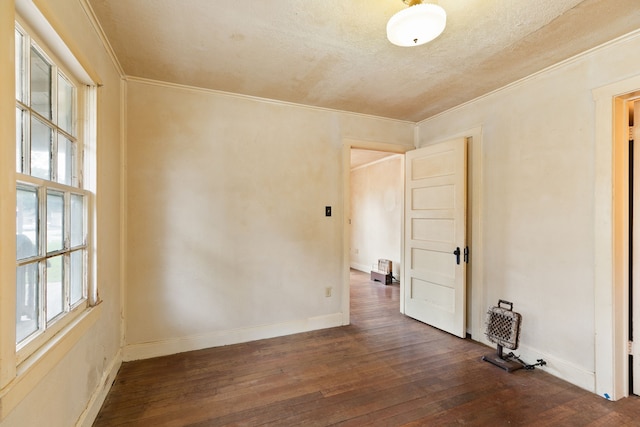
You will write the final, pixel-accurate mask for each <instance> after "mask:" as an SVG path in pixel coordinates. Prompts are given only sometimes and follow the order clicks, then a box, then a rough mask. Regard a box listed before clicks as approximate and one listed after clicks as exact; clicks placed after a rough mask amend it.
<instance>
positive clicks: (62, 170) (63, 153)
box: [58, 135, 74, 185]
mask: <svg viewBox="0 0 640 427" xmlns="http://www.w3.org/2000/svg"><path fill="white" fill-rule="evenodd" d="M73 151H74V147H73V142H72V141H69V140H68V139H67V138H65V137H64V136H62V135H58V182H59V183H61V184H67V185H71V184H72V180H73Z"/></svg>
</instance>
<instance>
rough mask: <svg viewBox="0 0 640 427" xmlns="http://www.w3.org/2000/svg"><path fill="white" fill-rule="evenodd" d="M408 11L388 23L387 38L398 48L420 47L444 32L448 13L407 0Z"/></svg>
mask: <svg viewBox="0 0 640 427" xmlns="http://www.w3.org/2000/svg"><path fill="white" fill-rule="evenodd" d="M405 3H408V4H409V7H408V8H407V9H404V10H401V11H400V12H398V13H396V14H395V15H393V16H392V17H391V19H389V22H388V23H387V38H388V39H389V41H390V42H391V43H393V44H395V45H397V46H419V45H421V44H425V43H428V42H430V41H431V40H433V39H435V38H436V37H438V36H439V35H440V34H442V32H443V31H444V27H445V25H446V24H447V13H446V12H445V11H444V9H443V8H442V7H440V6H439V5H437V4H432V3H422V2H421V1H409V0H405Z"/></svg>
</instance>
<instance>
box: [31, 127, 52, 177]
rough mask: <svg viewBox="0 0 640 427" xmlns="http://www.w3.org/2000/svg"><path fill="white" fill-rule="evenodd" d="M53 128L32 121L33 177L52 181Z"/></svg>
mask: <svg viewBox="0 0 640 427" xmlns="http://www.w3.org/2000/svg"><path fill="white" fill-rule="evenodd" d="M51 134H52V131H51V128H50V127H49V126H47V125H45V124H44V123H42V122H41V121H40V120H38V119H36V118H32V119H31V175H32V176H35V177H37V178H42V179H47V180H49V179H51V136H52V135H51Z"/></svg>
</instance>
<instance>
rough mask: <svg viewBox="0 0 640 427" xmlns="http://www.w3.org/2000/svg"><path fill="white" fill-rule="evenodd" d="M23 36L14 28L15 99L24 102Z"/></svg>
mask: <svg viewBox="0 0 640 427" xmlns="http://www.w3.org/2000/svg"><path fill="white" fill-rule="evenodd" d="M23 43H24V36H23V35H22V34H21V33H20V31H18V30H16V99H17V100H18V101H22V102H24V76H25V72H24V50H23V46H24V44H23Z"/></svg>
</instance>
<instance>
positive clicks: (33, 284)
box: [16, 262, 40, 343]
mask: <svg viewBox="0 0 640 427" xmlns="http://www.w3.org/2000/svg"><path fill="white" fill-rule="evenodd" d="M38 289H39V287H38V263H36V262H34V263H31V264H26V265H23V266H20V267H18V268H17V269H16V343H19V342H20V341H22V340H24V339H25V338H27V337H28V336H29V335H31V334H32V333H34V332H35V331H37V330H38V324H39V322H38V312H39V310H38V307H39V305H40V304H39V291H38Z"/></svg>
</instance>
